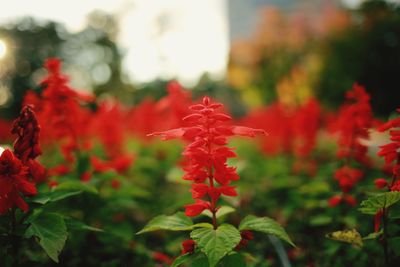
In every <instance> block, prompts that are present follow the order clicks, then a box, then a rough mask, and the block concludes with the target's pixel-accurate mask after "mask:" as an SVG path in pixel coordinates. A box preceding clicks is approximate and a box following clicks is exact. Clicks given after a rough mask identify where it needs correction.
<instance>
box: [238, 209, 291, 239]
mask: <svg viewBox="0 0 400 267" xmlns="http://www.w3.org/2000/svg"><path fill="white" fill-rule="evenodd" d="M239 230H240V231H242V230H253V231H256V232H262V233H265V234H269V235H275V236H277V237H278V238H280V239H282V240H284V241H286V242H288V243H289V244H290V245H292V246H293V247H295V244H294V243H293V242H292V240H290V237H289V236H288V234H287V233H286V232H285V230H284V229H283V227H282V226H281V225H280V224H279V223H277V222H276V221H275V220H273V219H271V218H268V217H256V216H253V215H249V216H247V217H245V218H244V219H243V220H242V221H241V223H240V225H239Z"/></svg>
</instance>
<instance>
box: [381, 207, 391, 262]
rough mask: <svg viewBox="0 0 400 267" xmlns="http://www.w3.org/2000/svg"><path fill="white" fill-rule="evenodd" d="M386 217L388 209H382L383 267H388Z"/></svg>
mask: <svg viewBox="0 0 400 267" xmlns="http://www.w3.org/2000/svg"><path fill="white" fill-rule="evenodd" d="M387 215H388V209H386V208H383V215H382V224H383V238H382V247H383V254H384V258H385V266H386V267H389V266H390V265H389V252H388V242H387V240H388V229H387Z"/></svg>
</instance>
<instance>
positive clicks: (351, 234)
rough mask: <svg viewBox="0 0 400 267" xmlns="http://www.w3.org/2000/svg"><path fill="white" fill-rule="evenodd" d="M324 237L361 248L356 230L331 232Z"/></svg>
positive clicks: (361, 243) (360, 239) (361, 244)
mask: <svg viewBox="0 0 400 267" xmlns="http://www.w3.org/2000/svg"><path fill="white" fill-rule="evenodd" d="M326 237H327V238H329V239H332V240H336V241H341V242H345V243H350V244H352V245H355V246H357V247H362V246H363V241H362V238H361V235H360V233H359V232H358V231H357V230H356V229H352V230H344V231H336V232H332V233H329V234H327V235H326Z"/></svg>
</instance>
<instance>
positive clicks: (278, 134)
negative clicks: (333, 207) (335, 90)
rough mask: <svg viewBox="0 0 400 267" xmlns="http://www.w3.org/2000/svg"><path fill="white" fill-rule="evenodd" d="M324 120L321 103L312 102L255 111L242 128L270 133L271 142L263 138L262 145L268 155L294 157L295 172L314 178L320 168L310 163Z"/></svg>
mask: <svg viewBox="0 0 400 267" xmlns="http://www.w3.org/2000/svg"><path fill="white" fill-rule="evenodd" d="M321 117H322V116H321V107H320V104H319V102H318V101H317V100H315V99H309V100H308V101H306V102H305V103H304V104H302V105H300V106H298V107H287V106H286V105H284V104H282V103H279V102H277V103H274V104H272V105H271V106H269V107H267V108H263V109H261V110H255V111H253V112H251V113H250V114H249V115H248V116H247V117H246V118H245V119H244V120H243V121H242V124H244V125H246V126H249V127H255V128H261V129H264V130H265V131H267V132H268V138H263V139H262V144H261V146H262V149H263V152H264V153H265V154H267V155H277V154H279V153H285V154H288V155H294V156H295V157H296V161H295V163H294V166H293V169H294V171H295V172H306V173H309V174H310V175H312V174H313V173H314V172H315V169H316V165H315V162H314V161H312V160H310V155H311V152H312V151H313V149H314V147H315V144H316V138H317V133H318V130H319V129H320V126H321Z"/></svg>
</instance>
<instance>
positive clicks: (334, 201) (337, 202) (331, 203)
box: [328, 196, 342, 207]
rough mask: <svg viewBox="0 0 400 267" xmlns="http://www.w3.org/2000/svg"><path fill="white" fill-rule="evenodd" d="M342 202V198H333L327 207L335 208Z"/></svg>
mask: <svg viewBox="0 0 400 267" xmlns="http://www.w3.org/2000/svg"><path fill="white" fill-rule="evenodd" d="M341 201H342V196H333V197H331V198H330V199H329V200H328V205H329V207H336V206H337V205H339V204H340V202H341Z"/></svg>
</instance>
